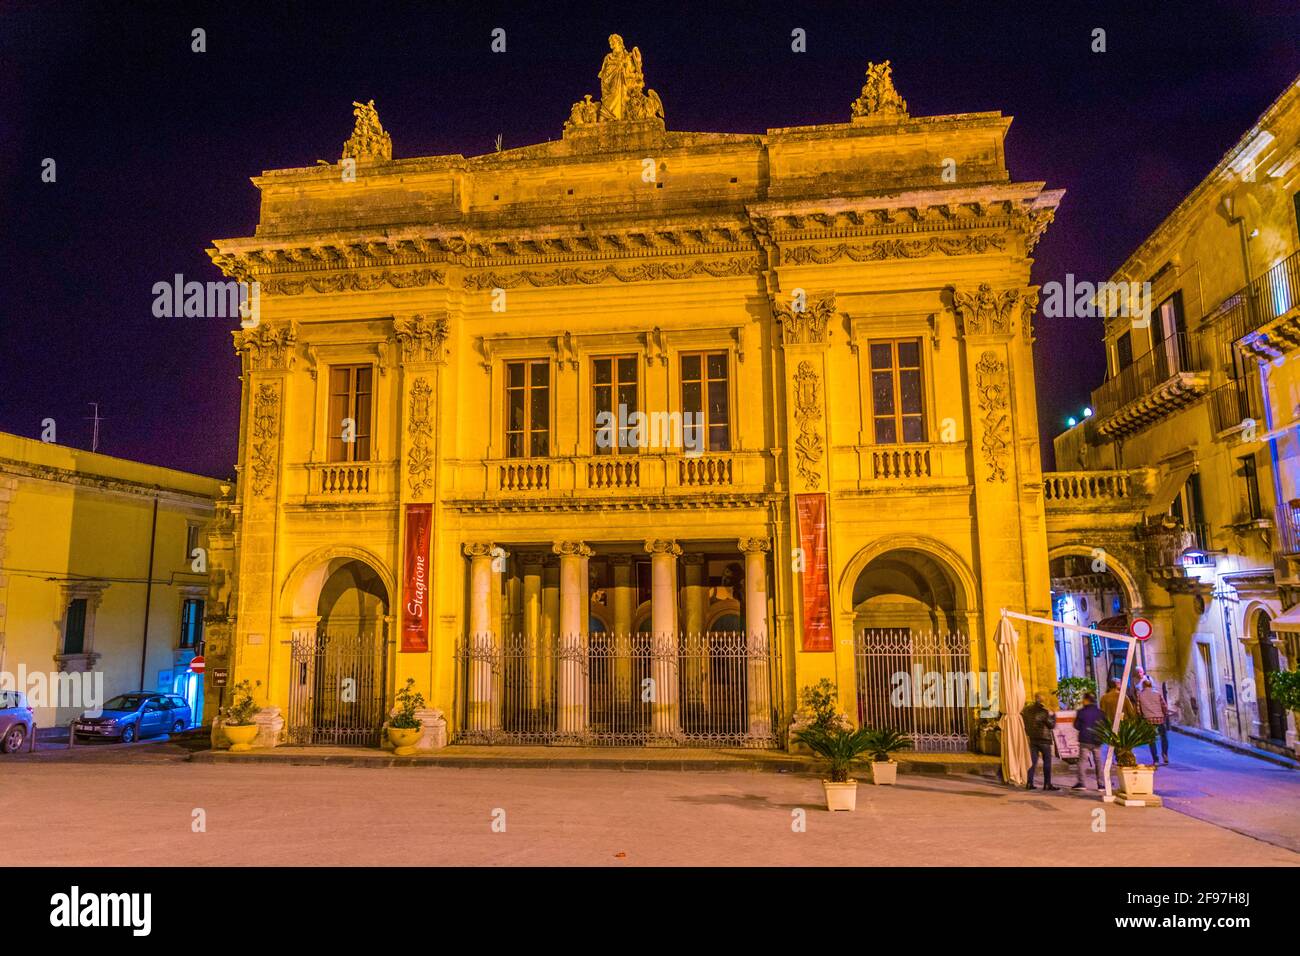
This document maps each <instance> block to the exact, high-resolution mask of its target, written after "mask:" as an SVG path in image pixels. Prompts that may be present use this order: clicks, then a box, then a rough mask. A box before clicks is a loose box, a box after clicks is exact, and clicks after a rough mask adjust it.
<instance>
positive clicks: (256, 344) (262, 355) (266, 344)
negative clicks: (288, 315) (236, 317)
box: [231, 322, 298, 372]
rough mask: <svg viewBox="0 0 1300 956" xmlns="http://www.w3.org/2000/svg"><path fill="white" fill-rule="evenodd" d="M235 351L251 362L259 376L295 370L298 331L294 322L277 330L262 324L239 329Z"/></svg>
mask: <svg viewBox="0 0 1300 956" xmlns="http://www.w3.org/2000/svg"><path fill="white" fill-rule="evenodd" d="M231 334H232V335H233V336H234V338H235V351H236V352H239V353H242V354H243V355H245V356H246V357H247V358H248V368H249V369H250V370H252V371H255V372H269V371H276V370H284V371H288V370H289V369H292V368H293V360H294V346H295V345H296V344H297V342H298V327H297V325H295V324H294V323H292V322H287V323H285V324H283V325H279V326H274V325H272V324H271V323H269V322H259V323H258V324H257V325H255V326H253V327H252V328H249V329H237V330H236V331H234V332H233V333H231Z"/></svg>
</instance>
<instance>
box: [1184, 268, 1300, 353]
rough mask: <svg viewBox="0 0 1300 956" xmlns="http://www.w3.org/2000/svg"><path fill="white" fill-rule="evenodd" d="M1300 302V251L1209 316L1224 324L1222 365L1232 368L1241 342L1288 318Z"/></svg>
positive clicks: (1258, 278)
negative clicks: (1236, 347)
mask: <svg viewBox="0 0 1300 956" xmlns="http://www.w3.org/2000/svg"><path fill="white" fill-rule="evenodd" d="M1298 303H1300V251H1298V252H1293V253H1292V254H1291V255H1289V256H1287V257H1286V258H1285V259H1283V260H1282V261H1281V262H1279V263H1278V264H1277V265H1275V266H1273V267H1272V268H1271V269H1269V270H1268V271H1267V272H1265V273H1263V274H1261V275H1259V276H1256V277H1255V279H1254V280H1253V281H1252V282H1251V283H1250V284H1249V285H1247V286H1246V287H1245V288H1242V289H1238V290H1237V291H1236V292H1234V293H1233V294H1232V295H1230V296H1228V298H1226V299H1224V300H1223V302H1222V303H1220V304H1219V307H1218V308H1217V309H1215V310H1214V311H1213V312H1212V313H1210V315H1209V316H1208V317H1207V321H1214V322H1216V323H1221V324H1220V328H1221V329H1222V331H1221V332H1220V335H1219V342H1220V343H1221V347H1222V348H1223V349H1224V350H1225V351H1224V354H1223V355H1222V356H1221V358H1222V359H1223V364H1225V365H1231V362H1232V350H1233V347H1234V346H1235V344H1236V342H1237V340H1238V339H1240V338H1241V337H1242V336H1243V335H1249V334H1250V333H1251V332H1254V331H1255V330H1256V329H1258V328H1259V327H1260V326H1262V325H1267V324H1268V323H1269V322H1272V321H1273V320H1274V319H1276V318H1278V317H1279V316H1281V315H1285V314H1286V313H1287V312H1289V311H1290V310H1291V309H1293V308H1295V306H1296V305H1297V304H1298Z"/></svg>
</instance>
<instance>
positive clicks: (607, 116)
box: [564, 33, 664, 133]
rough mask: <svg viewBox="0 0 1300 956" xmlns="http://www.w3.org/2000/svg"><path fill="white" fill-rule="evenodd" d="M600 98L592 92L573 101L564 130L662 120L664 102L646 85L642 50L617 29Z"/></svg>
mask: <svg viewBox="0 0 1300 956" xmlns="http://www.w3.org/2000/svg"><path fill="white" fill-rule="evenodd" d="M598 79H599V80H600V99H599V100H593V99H592V98H591V94H590V93H588V94H587V95H586V96H584V97H583V98H582V99H581V100H579V101H578V102H576V103H574V104H573V108H572V109H571V110H570V111H569V120H568V122H567V123H565V124H564V131H565V132H566V133H570V132H572V131H573V130H575V129H578V128H580V127H584V126H594V125H596V124H599V123H619V122H625V121H630V120H651V119H658V120H662V119H663V116H664V104H663V102H662V101H661V100H660V99H659V94H658V93H656V92H655V91H654V90H647V89H646V88H645V73H644V71H643V70H642V66H641V50H640V49H639V48H638V47H633V48H632V49H631V50H630V51H629V50H628V48H627V47H626V46H625V45H624V43H623V38H622V37H621V36H619V35H618V34H617V33H612V34H610V37H609V52H608V53H607V54H605V59H604V60H603V61H602V62H601V64H600V73H599V74H598Z"/></svg>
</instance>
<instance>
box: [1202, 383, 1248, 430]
mask: <svg viewBox="0 0 1300 956" xmlns="http://www.w3.org/2000/svg"><path fill="white" fill-rule="evenodd" d="M1210 412H1211V415H1212V416H1213V421H1214V430H1215V432H1223V431H1227V430H1228V429H1229V428H1236V427H1238V426H1239V425H1241V423H1242V422H1244V421H1246V419H1251V420H1252V421H1256V420H1258V418H1259V416H1258V415H1257V414H1256V412H1255V398H1254V396H1253V395H1252V394H1251V391H1250V382H1249V380H1248V379H1240V378H1239V379H1233V380H1231V381H1229V382H1228V383H1227V384H1225V385H1220V386H1219V387H1218V388H1216V389H1215V390H1214V391H1212V392H1211V393H1210Z"/></svg>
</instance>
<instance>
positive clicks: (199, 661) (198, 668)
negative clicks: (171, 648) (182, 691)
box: [190, 657, 208, 674]
mask: <svg viewBox="0 0 1300 956" xmlns="http://www.w3.org/2000/svg"><path fill="white" fill-rule="evenodd" d="M207 666H208V665H207V664H206V663H204V661H203V658H202V657H196V658H194V659H193V660H192V661H190V670H192V671H193V672H194V673H196V674H202V673H203V668H205V667H207Z"/></svg>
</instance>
